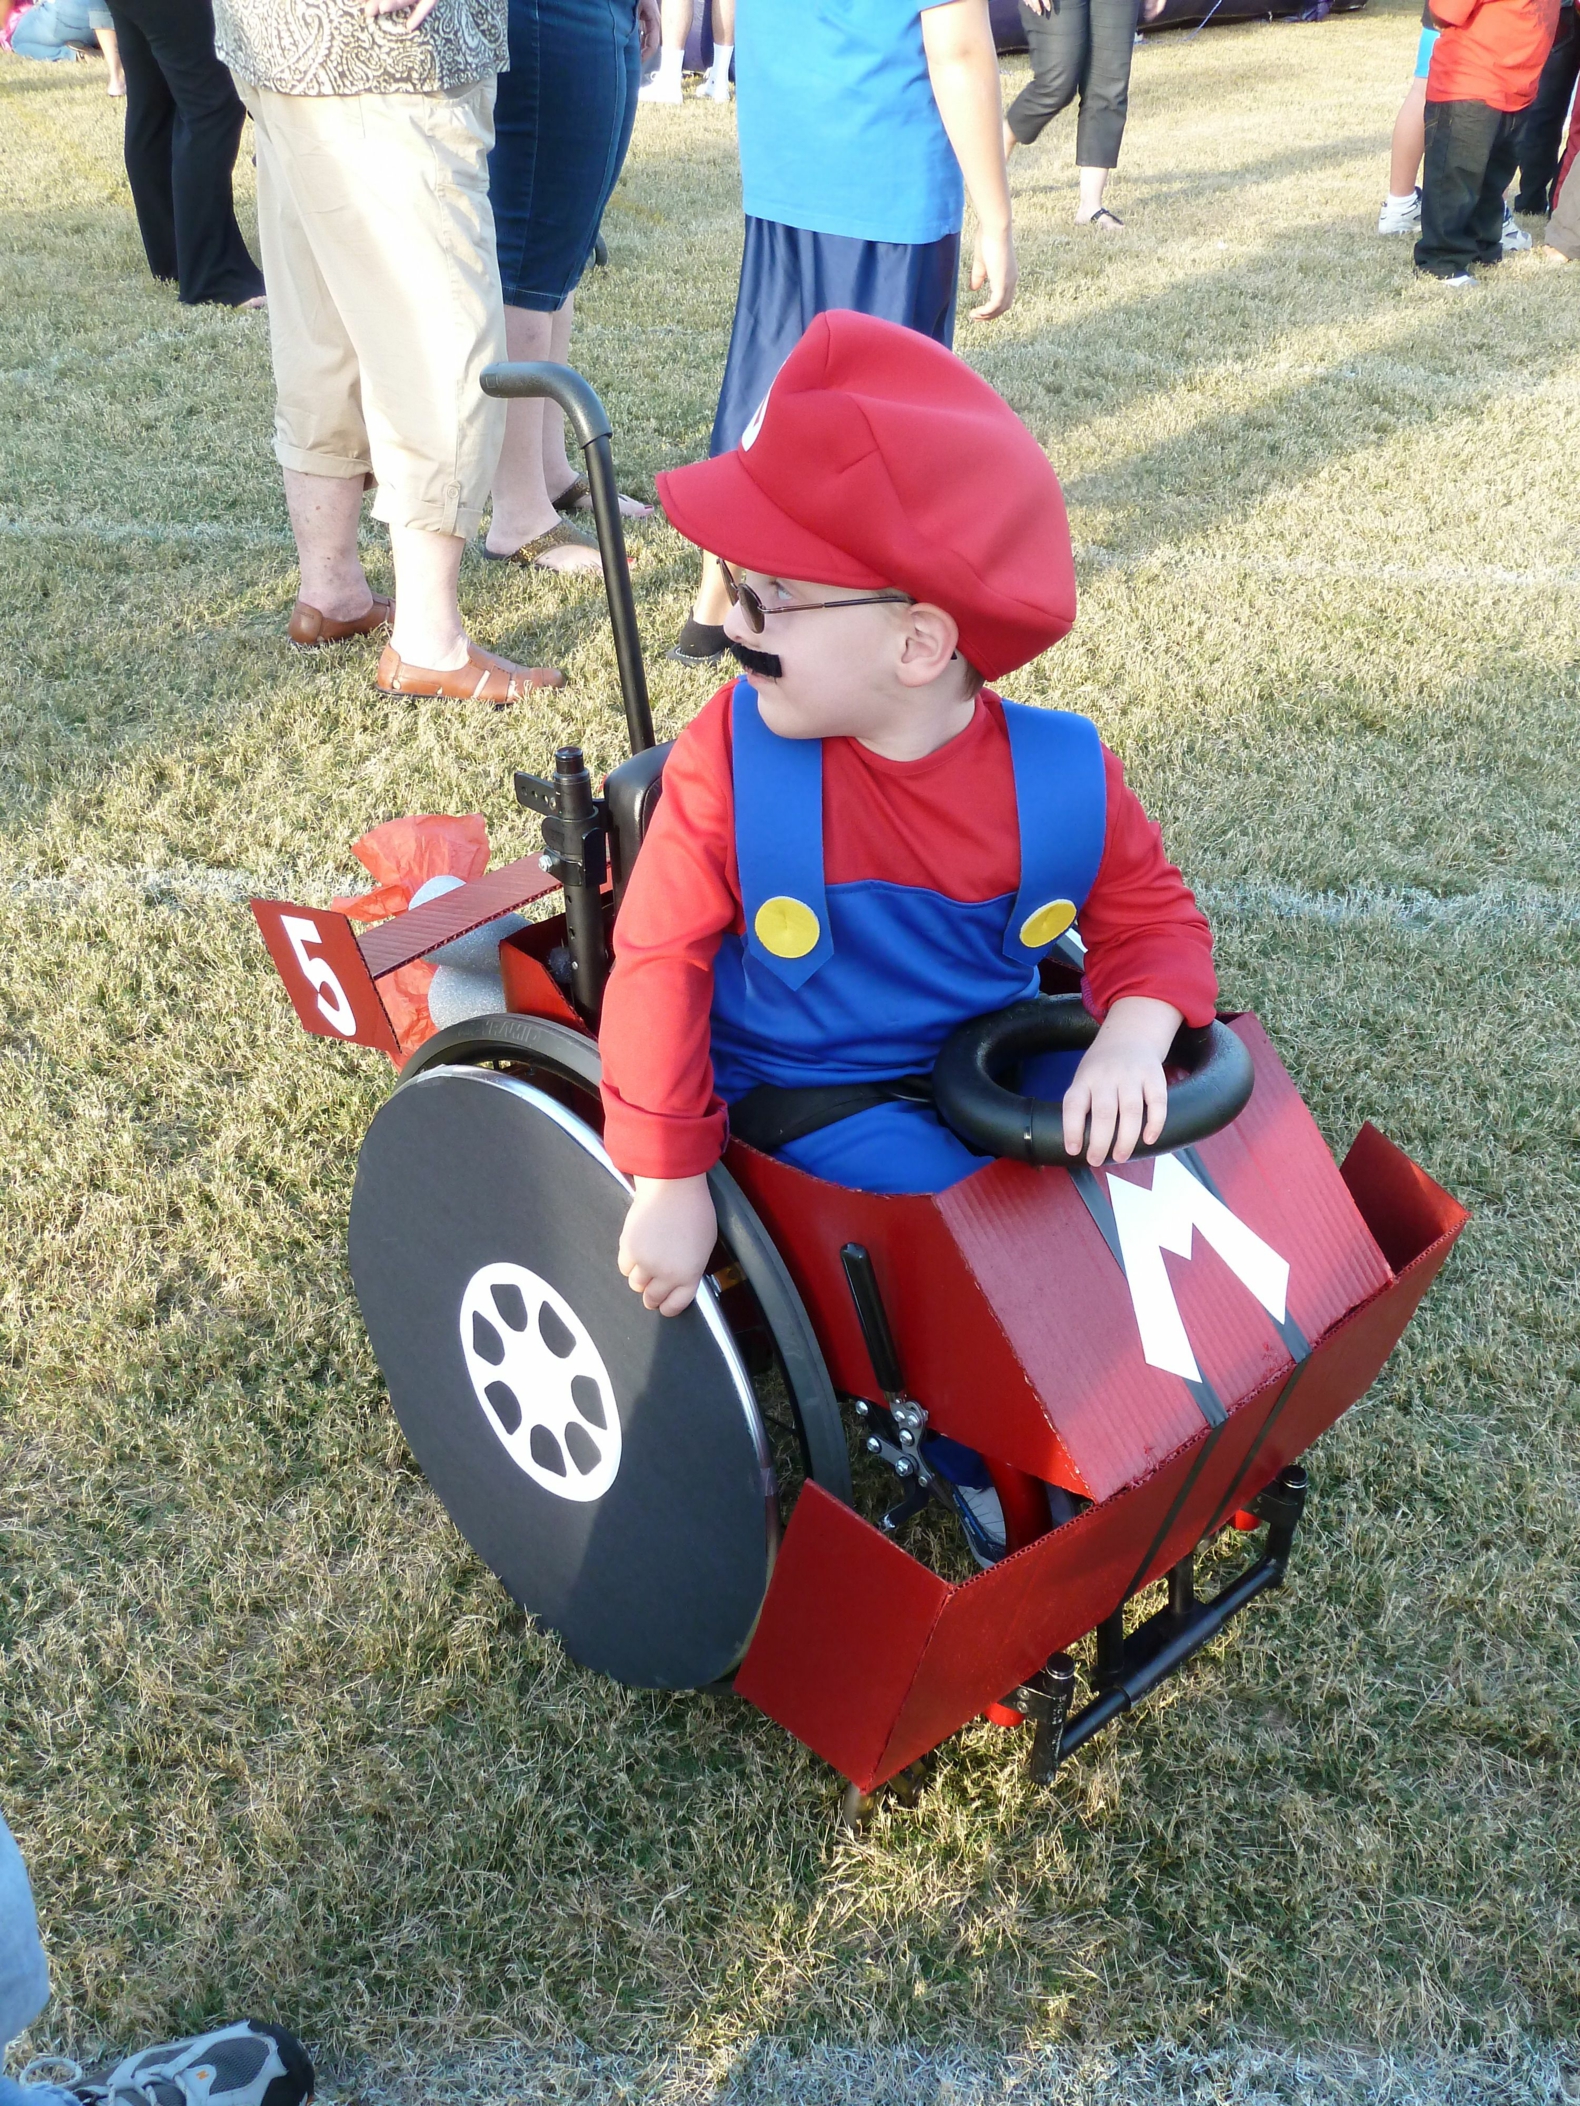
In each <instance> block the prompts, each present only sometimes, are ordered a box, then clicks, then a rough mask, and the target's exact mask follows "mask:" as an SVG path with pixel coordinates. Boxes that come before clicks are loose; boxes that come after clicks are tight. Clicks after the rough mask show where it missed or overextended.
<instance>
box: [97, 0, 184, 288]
mask: <svg viewBox="0 0 1580 2106" xmlns="http://www.w3.org/2000/svg"><path fill="white" fill-rule="evenodd" d="M110 15H111V19H112V20H113V21H114V23H115V34H116V40H117V42H118V43H119V44H120V47H121V64H122V66H123V67H124V68H125V71H126V141H125V149H124V151H125V156H126V180H127V182H128V183H129V184H130V185H131V188H132V204H133V206H134V207H135V208H136V212H137V231H138V233H139V234H141V236H142V237H143V254H144V255H145V256H146V257H147V258H148V268H149V270H150V271H152V273H153V275H154V276H155V277H156V278H163V279H174V278H175V277H176V275H177V259H176V212H175V199H174V197H173V195H172V192H171V183H170V140H171V135H172V134H173V132H174V130H175V122H176V106H175V102H174V100H173V98H172V96H171V93H170V90H169V88H168V87H167V86H166V84H165V77H164V75H163V73H161V72H160V70H159V62H158V60H157V59H156V58H155V57H154V54H153V48H152V46H151V45H150V44H149V42H148V39H147V38H146V37H145V36H144V35H143V32H142V29H141V27H140V26H139V24H138V23H137V21H136V20H135V19H134V17H133V16H132V15H131V14H129V13H128V12H127V10H126V9H125V7H123V5H122V4H121V0H115V5H114V6H113V7H112V8H111V9H110Z"/></svg>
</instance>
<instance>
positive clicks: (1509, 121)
mask: <svg viewBox="0 0 1580 2106" xmlns="http://www.w3.org/2000/svg"><path fill="white" fill-rule="evenodd" d="M1523 114H1524V112H1523V111H1520V110H1499V111H1498V112H1496V115H1497V117H1498V120H1499V122H1498V126H1497V130H1496V132H1495V133H1494V135H1493V139H1492V144H1491V146H1490V148H1489V149H1488V153H1487V165H1486V170H1485V172H1484V173H1483V175H1482V178H1481V194H1480V196H1479V197H1478V198H1477V200H1476V210H1475V216H1474V218H1473V220H1472V222H1471V225H1472V228H1473V230H1474V233H1475V236H1476V254H1477V260H1478V262H1481V263H1501V262H1502V261H1503V193H1504V191H1505V190H1507V189H1508V187H1509V184H1510V182H1511V181H1512V179H1513V176H1514V171H1515V169H1516V167H1517V166H1518V165H1519V158H1520V118H1521V117H1522V116H1523Z"/></svg>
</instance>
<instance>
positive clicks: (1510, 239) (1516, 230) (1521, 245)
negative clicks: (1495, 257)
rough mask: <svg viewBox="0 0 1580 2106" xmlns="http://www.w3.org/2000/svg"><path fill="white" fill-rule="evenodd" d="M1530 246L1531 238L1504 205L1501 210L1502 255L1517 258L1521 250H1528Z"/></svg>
mask: <svg viewBox="0 0 1580 2106" xmlns="http://www.w3.org/2000/svg"><path fill="white" fill-rule="evenodd" d="M1530 245H1531V237H1530V236H1529V234H1527V233H1526V231H1525V229H1524V228H1523V227H1522V226H1521V225H1520V223H1519V221H1518V220H1517V219H1516V218H1515V217H1514V214H1513V213H1512V212H1511V211H1510V210H1509V208H1508V206H1507V205H1505V206H1504V208H1503V253H1504V255H1505V256H1518V255H1519V254H1520V252H1521V251H1522V250H1523V249H1528V248H1529V247H1530Z"/></svg>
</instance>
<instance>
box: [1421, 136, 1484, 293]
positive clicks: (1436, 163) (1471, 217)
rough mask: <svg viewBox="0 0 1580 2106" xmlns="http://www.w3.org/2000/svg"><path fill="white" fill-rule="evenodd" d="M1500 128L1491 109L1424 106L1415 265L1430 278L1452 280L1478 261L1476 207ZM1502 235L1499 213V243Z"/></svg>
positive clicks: (1479, 249) (1479, 252) (1478, 245)
mask: <svg viewBox="0 0 1580 2106" xmlns="http://www.w3.org/2000/svg"><path fill="white" fill-rule="evenodd" d="M1502 122H1503V112H1502V111H1501V110H1493V109H1489V108H1488V106H1487V105H1486V103H1484V102H1429V103H1428V104H1427V106H1426V157H1425V159H1424V161H1423V162H1422V165H1421V239H1420V240H1419V241H1418V242H1417V243H1416V245H1415V260H1416V262H1417V263H1418V264H1419V265H1420V267H1421V269H1422V270H1424V271H1430V272H1431V273H1432V275H1433V277H1434V278H1452V277H1454V276H1455V275H1456V274H1457V273H1458V272H1460V271H1468V270H1469V268H1470V266H1471V265H1472V264H1473V263H1475V262H1477V261H1478V260H1479V259H1480V254H1481V244H1480V239H1479V236H1478V234H1477V232H1476V216H1477V207H1478V206H1479V204H1480V202H1481V193H1482V186H1483V184H1484V183H1485V181H1486V175H1487V162H1488V158H1489V156H1490V155H1491V153H1492V148H1493V144H1494V141H1495V140H1496V138H1497V136H1498V129H1499V125H1500V124H1501V123H1502ZM1505 180H1507V178H1505ZM1502 229H1503V214H1502V210H1501V208H1500V210H1499V213H1498V230H1499V239H1500V243H1501V238H1502ZM1499 253H1500V254H1501V253H1502V251H1501V246H1500V250H1499Z"/></svg>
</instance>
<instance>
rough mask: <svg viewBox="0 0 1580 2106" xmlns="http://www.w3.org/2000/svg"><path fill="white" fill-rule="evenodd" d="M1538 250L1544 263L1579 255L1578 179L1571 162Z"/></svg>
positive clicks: (1579, 190) (1566, 260)
mask: <svg viewBox="0 0 1580 2106" xmlns="http://www.w3.org/2000/svg"><path fill="white" fill-rule="evenodd" d="M1540 253H1541V257H1542V261H1543V262H1544V263H1573V262H1574V261H1575V260H1576V259H1577V258H1580V181H1577V180H1576V177H1575V173H1574V168H1573V166H1572V165H1571V167H1570V169H1569V172H1568V174H1567V175H1565V176H1564V177H1563V179H1562V181H1561V182H1560V183H1559V185H1558V195H1557V197H1556V198H1554V200H1553V216H1552V218H1551V219H1550V220H1549V221H1548V222H1547V234H1546V241H1545V245H1544V247H1543V248H1542V250H1541V252H1540Z"/></svg>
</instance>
